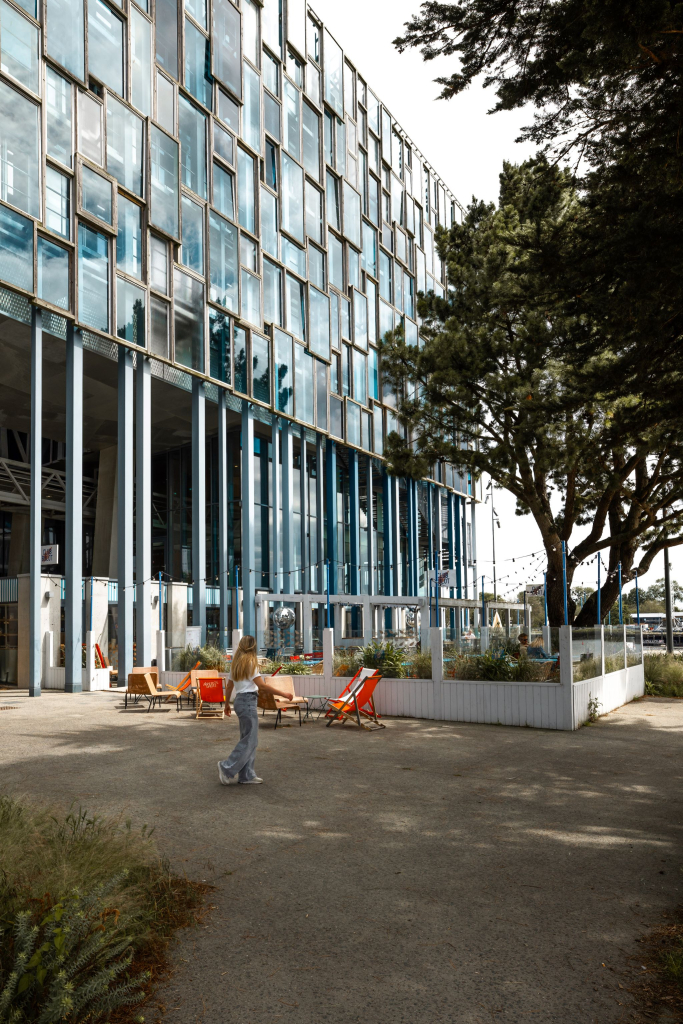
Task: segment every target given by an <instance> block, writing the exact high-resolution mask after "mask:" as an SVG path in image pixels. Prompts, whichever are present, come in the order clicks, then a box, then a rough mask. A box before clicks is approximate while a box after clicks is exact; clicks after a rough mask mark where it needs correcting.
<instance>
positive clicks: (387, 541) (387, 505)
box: [382, 468, 394, 629]
mask: <svg viewBox="0 0 683 1024" xmlns="http://www.w3.org/2000/svg"><path fill="white" fill-rule="evenodd" d="M382 505H383V508H384V566H383V569H384V593H385V594H386V596H387V597H392V596H393V594H394V573H393V566H392V555H393V550H394V540H393V533H394V530H393V526H394V520H393V516H392V512H391V507H392V489H391V477H390V476H389V474H388V473H387V471H386V469H384V468H383V469H382ZM384 626H385V628H386V629H391V608H387V609H386V610H385V612H384Z"/></svg>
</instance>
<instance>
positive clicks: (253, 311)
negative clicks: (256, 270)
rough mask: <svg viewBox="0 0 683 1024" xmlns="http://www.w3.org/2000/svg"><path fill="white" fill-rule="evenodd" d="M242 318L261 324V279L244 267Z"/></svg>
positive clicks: (256, 324) (257, 324)
mask: <svg viewBox="0 0 683 1024" xmlns="http://www.w3.org/2000/svg"><path fill="white" fill-rule="evenodd" d="M241 283H242V319H243V320H247V321H248V322H249V323H250V324H254V325H255V326H257V327H260V326H261V281H260V280H259V278H258V277H255V276H254V275H253V274H250V273H249V271H248V270H245V269H244V267H243V268H242V281H241Z"/></svg>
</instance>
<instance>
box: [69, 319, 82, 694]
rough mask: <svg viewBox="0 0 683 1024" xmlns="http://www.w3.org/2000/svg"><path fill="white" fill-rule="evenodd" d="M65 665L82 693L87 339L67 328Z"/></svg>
mask: <svg viewBox="0 0 683 1024" xmlns="http://www.w3.org/2000/svg"><path fill="white" fill-rule="evenodd" d="M65 541H66V543H65V548H66V552H65V554H66V557H65V573H64V575H65V583H66V597H65V601H64V631H65V636H64V665H65V673H64V676H65V685H64V689H65V690H66V691H67V692H68V693H80V692H81V690H82V678H83V669H82V667H81V666H82V657H83V628H82V621H83V620H82V615H83V339H82V337H81V335H80V333H79V332H77V331H75V330H74V325H73V323H71V322H68V323H67V327H66V523H65Z"/></svg>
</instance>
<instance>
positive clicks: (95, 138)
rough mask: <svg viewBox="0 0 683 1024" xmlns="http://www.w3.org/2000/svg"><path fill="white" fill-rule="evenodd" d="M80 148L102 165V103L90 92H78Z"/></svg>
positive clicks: (95, 162)
mask: <svg viewBox="0 0 683 1024" xmlns="http://www.w3.org/2000/svg"><path fill="white" fill-rule="evenodd" d="M78 149H79V151H80V152H81V153H82V154H83V156H87V158H88V160H92V162H93V163H94V164H99V165H100V166H102V161H103V157H104V154H103V151H102V104H101V103H98V102H97V100H95V99H93V98H92V96H90V95H89V94H88V93H85V92H79V93H78Z"/></svg>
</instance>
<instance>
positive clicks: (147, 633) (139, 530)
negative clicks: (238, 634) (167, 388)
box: [135, 352, 152, 665]
mask: <svg viewBox="0 0 683 1024" xmlns="http://www.w3.org/2000/svg"><path fill="white" fill-rule="evenodd" d="M151 577H152V365H151V363H150V361H149V359H145V358H144V357H143V356H142V355H141V354H140V353H139V352H138V355H137V371H136V374H135V584H136V585H135V625H136V629H135V661H136V663H137V664H138V665H151V663H152V579H151Z"/></svg>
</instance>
